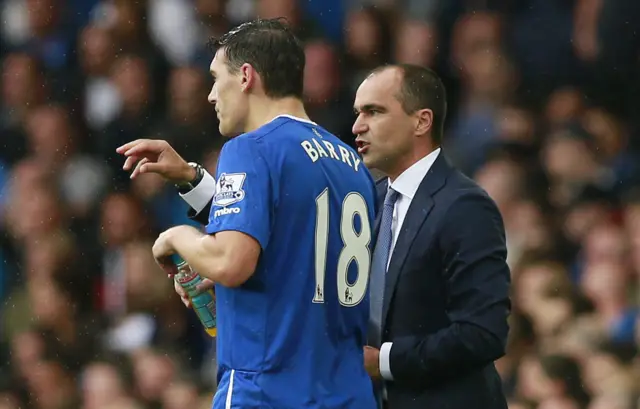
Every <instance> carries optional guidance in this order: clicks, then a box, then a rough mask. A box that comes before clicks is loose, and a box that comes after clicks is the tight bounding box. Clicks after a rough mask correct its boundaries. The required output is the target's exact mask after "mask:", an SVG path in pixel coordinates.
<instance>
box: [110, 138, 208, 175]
mask: <svg viewBox="0 0 640 409" xmlns="http://www.w3.org/2000/svg"><path fill="white" fill-rule="evenodd" d="M116 152H118V153H119V154H121V155H124V156H126V158H127V160H126V161H125V162H124V166H122V168H123V169H124V170H131V169H132V168H133V167H134V165H135V168H134V169H133V172H132V173H131V179H133V178H135V177H136V176H138V175H139V174H141V173H157V174H159V175H161V176H162V177H164V178H165V179H167V180H169V181H171V182H173V183H180V182H190V181H192V180H193V179H195V177H196V170H195V169H194V168H192V167H191V166H189V164H188V163H187V162H186V161H185V160H184V159H182V157H181V156H180V155H178V152H176V151H175V150H174V149H173V148H172V147H171V145H169V143H168V142H167V141H162V140H152V139H138V140H135V141H133V142H129V143H127V144H125V145H122V146H121V147H119V148H118V149H116ZM136 163H137V165H136Z"/></svg>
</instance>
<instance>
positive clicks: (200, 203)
mask: <svg viewBox="0 0 640 409" xmlns="http://www.w3.org/2000/svg"><path fill="white" fill-rule="evenodd" d="M215 192H216V180H215V179H214V178H213V176H211V175H210V174H209V172H207V171H206V170H205V171H204V176H203V177H202V180H201V181H200V183H198V186H196V187H194V188H193V189H192V190H191V191H189V192H187V193H185V194H180V197H181V198H182V199H183V200H184V201H185V202H187V204H188V205H189V206H191V208H192V209H193V210H195V212H196V214H198V213H200V212H201V211H202V209H204V208H205V207H207V204H208V203H209V202H210V201H211V198H212V197H213V195H214V194H215Z"/></svg>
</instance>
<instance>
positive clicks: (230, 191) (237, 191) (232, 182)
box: [213, 173, 247, 206]
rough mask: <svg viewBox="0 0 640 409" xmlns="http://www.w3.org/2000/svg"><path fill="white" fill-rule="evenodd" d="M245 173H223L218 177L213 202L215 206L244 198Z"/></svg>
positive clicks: (225, 204)
mask: <svg viewBox="0 0 640 409" xmlns="http://www.w3.org/2000/svg"><path fill="white" fill-rule="evenodd" d="M246 178H247V174H246V173H223V174H221V175H220V177H219V178H218V184H217V185H216V194H215V195H213V203H214V204H215V205H217V206H229V205H232V204H234V203H238V202H240V201H241V200H242V199H244V195H245V194H244V190H242V185H244V180H245V179H246Z"/></svg>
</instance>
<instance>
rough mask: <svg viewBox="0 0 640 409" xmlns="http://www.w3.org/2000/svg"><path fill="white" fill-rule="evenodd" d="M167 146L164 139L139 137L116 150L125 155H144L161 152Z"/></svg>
mask: <svg viewBox="0 0 640 409" xmlns="http://www.w3.org/2000/svg"><path fill="white" fill-rule="evenodd" d="M164 148H165V145H164V141H158V140H152V139H138V140H136V141H133V142H129V143H127V144H125V145H122V146H121V147H120V148H118V149H116V152H118V153H121V154H123V155H125V156H134V155H144V154H145V153H149V152H153V153H160V152H162V150H163V149H164Z"/></svg>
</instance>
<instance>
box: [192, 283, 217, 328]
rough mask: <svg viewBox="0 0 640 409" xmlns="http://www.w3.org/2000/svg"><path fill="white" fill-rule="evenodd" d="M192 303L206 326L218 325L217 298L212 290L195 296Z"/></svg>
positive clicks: (213, 326)
mask: <svg viewBox="0 0 640 409" xmlns="http://www.w3.org/2000/svg"><path fill="white" fill-rule="evenodd" d="M191 304H192V305H193V310H194V311H195V312H196V314H198V317H199V318H200V321H201V322H202V325H204V327H205V328H208V329H213V328H215V327H216V300H215V298H214V297H213V295H212V294H211V291H206V292H204V293H202V294H200V295H197V296H195V297H193V298H192V299H191Z"/></svg>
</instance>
